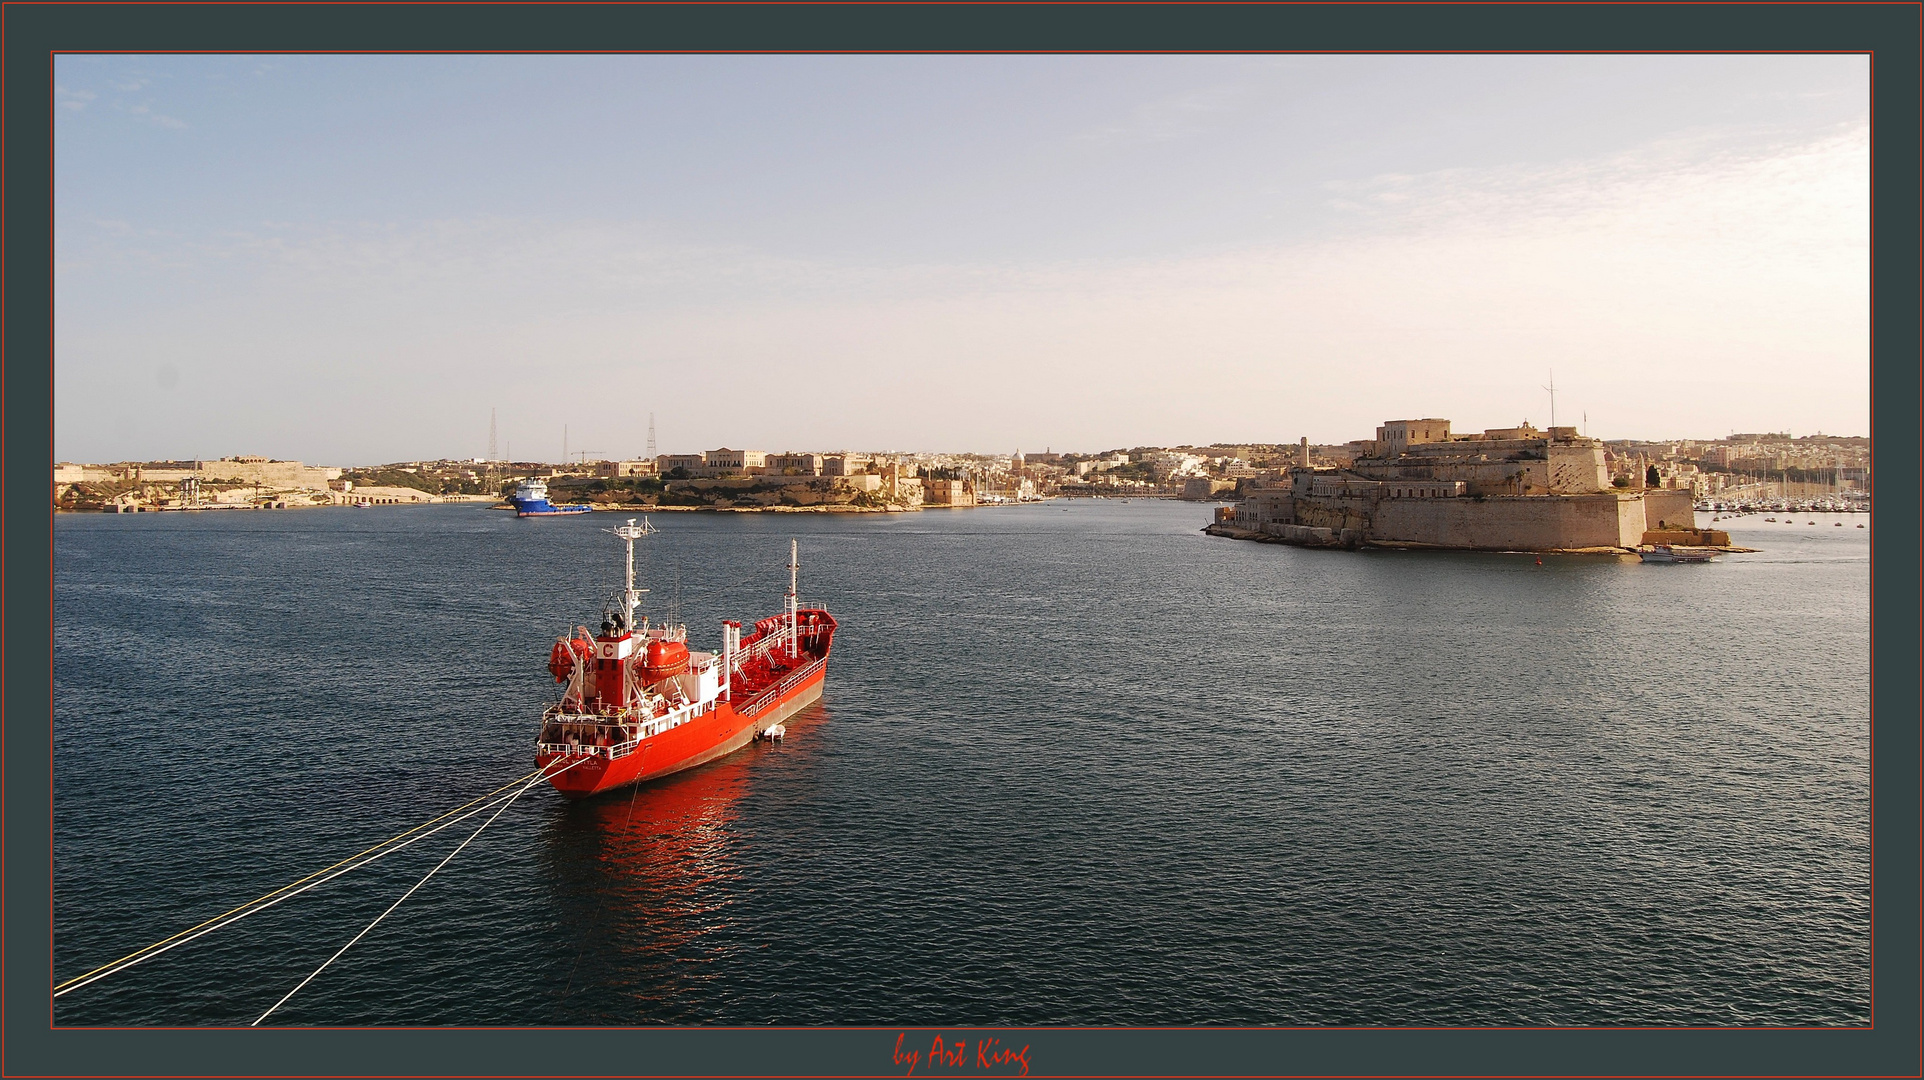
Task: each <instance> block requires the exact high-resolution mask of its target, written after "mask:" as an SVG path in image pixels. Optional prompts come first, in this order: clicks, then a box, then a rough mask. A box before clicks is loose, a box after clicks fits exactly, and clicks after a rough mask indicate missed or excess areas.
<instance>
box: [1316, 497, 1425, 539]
mask: <svg viewBox="0 0 1924 1080" xmlns="http://www.w3.org/2000/svg"><path fill="white" fill-rule="evenodd" d="M1372 501H1373V500H1370V499H1367V498H1363V497H1360V496H1353V495H1352V496H1345V495H1322V496H1316V495H1311V496H1304V497H1302V498H1299V499H1297V500H1295V520H1294V521H1293V522H1290V524H1293V525H1307V526H1309V527H1310V528H1313V529H1329V530H1332V531H1334V532H1341V531H1342V530H1344V529H1362V530H1365V531H1368V530H1369V528H1370V520H1371V518H1372V516H1373V515H1372V514H1371V507H1370V503H1371V502H1372ZM1397 501H1404V500H1397ZM1407 501H1409V502H1454V501H1456V500H1453V499H1410V500H1407Z"/></svg>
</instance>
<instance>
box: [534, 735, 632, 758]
mask: <svg viewBox="0 0 1924 1080" xmlns="http://www.w3.org/2000/svg"><path fill="white" fill-rule="evenodd" d="M640 745H641V740H640V739H629V740H628V741H627V742H624V743H617V744H615V745H613V746H595V745H594V744H592V743H589V744H586V745H581V744H576V743H571V742H560V743H554V742H538V743H535V744H534V752H535V753H537V754H553V755H555V756H557V757H605V758H607V759H608V760H609V761H613V760H614V759H616V758H622V757H627V756H628V755H629V754H632V753H634V751H635V747H637V746H640Z"/></svg>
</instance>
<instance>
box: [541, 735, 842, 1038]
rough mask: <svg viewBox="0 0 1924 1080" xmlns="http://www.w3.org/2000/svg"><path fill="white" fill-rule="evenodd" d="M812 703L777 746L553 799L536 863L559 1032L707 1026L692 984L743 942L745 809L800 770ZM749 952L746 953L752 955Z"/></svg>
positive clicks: (703, 1004) (706, 1004) (707, 1007)
mask: <svg viewBox="0 0 1924 1080" xmlns="http://www.w3.org/2000/svg"><path fill="white" fill-rule="evenodd" d="M828 720H829V715H828V711H827V709H825V708H823V707H822V706H820V705H817V706H816V707H814V708H811V709H808V710H806V711H805V712H803V713H802V714H801V715H798V716H796V717H795V718H793V719H791V720H789V721H788V730H789V735H788V736H787V738H786V739H784V740H783V741H782V742H781V743H774V744H770V743H757V744H755V745H753V746H751V747H748V748H746V749H745V750H744V751H740V752H737V753H735V754H732V755H730V756H728V757H726V758H723V759H721V760H719V761H715V762H711V763H710V764H708V765H704V766H701V767H699V768H695V769H690V770H688V771H687V772H683V773H678V774H676V775H674V776H670V777H666V778H664V779H661V780H657V781H653V782H650V783H646V784H640V785H636V786H633V787H630V788H627V789H623V790H618V791H612V792H609V793H607V794H605V795H601V796H598V797H595V798H591V799H585V800H582V801H579V802H572V801H571V802H562V801H561V800H559V799H557V800H555V805H553V806H552V807H551V808H550V811H549V812H551V813H552V814H553V815H554V819H553V821H552V823H551V824H550V826H549V827H548V828H547V830H546V833H547V835H546V838H545V845H544V859H545V861H546V862H547V863H548V869H549V874H548V880H549V881H550V882H552V887H553V890H554V894H553V896H552V897H551V903H552V905H553V906H552V910H553V911H554V912H555V914H556V915H557V916H558V920H559V923H560V929H561V934H560V937H559V939H558V943H559V944H560V947H561V948H562V949H564V950H566V952H567V953H569V954H572V955H567V956H565V957H563V958H560V959H559V963H558V965H557V968H558V972H557V974H558V975H559V976H560V977H561V978H562V979H563V980H564V981H563V982H562V983H561V985H559V986H557V987H556V988H555V993H556V998H557V1001H556V1004H557V1005H561V1006H562V1007H563V1011H564V1012H565V1014H566V1015H567V1017H568V1019H567V1021H566V1022H567V1023H570V1024H584V1025H605V1024H652V1023H666V1024H680V1023H690V1022H697V1021H702V1020H707V1019H711V1017H710V1016H709V1013H710V1012H711V1011H712V1009H713V1007H714V1004H715V1003H714V1002H713V1001H706V1000H705V999H706V998H707V997H708V995H706V994H704V993H702V992H700V989H699V988H700V986H701V984H703V983H706V982H707V981H708V980H709V979H710V978H711V977H712V976H711V974H710V972H711V971H718V967H717V965H719V964H721V963H722V962H724V961H727V960H730V959H734V958H737V954H738V953H741V952H742V951H743V949H744V946H745V944H746V943H748V942H752V940H753V937H752V935H748V934H744V933H741V932H740V928H739V927H738V926H737V924H738V923H739V922H740V920H741V917H742V916H741V914H740V912H739V910H738V908H739V904H740V902H741V900H742V899H744V898H745V897H746V896H747V894H748V892H749V891H750V888H751V886H749V885H747V884H745V875H744V872H743V869H742V867H741V865H740V861H739V854H740V851H741V849H742V847H743V846H744V844H745V842H746V838H745V837H744V836H743V834H742V832H743V827H742V821H743V803H744V801H745V800H747V799H749V798H751V797H752V795H753V793H754V788H755V782H756V780H757V778H758V777H759V778H762V779H767V778H768V774H769V773H770V771H771V770H794V769H800V768H806V767H807V765H808V763H809V758H811V757H812V752H811V751H812V747H811V742H812V740H811V738H810V736H811V735H812V734H813V733H814V732H815V731H816V730H818V729H819V727H820V726H821V725H822V724H824V723H827V722H828ZM751 947H752V946H751Z"/></svg>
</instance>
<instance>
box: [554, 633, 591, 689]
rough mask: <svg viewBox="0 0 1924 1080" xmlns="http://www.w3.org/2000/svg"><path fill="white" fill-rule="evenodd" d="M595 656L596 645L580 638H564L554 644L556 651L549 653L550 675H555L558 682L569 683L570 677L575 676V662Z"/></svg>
mask: <svg viewBox="0 0 1924 1080" xmlns="http://www.w3.org/2000/svg"><path fill="white" fill-rule="evenodd" d="M593 654H594V645H593V644H591V643H590V642H586V641H583V640H581V639H580V638H562V639H561V640H559V641H556V642H555V643H554V649H553V650H552V651H550V652H549V653H548V674H550V675H553V676H554V681H556V682H567V681H568V676H570V675H573V674H574V670H575V660H576V659H577V658H580V659H583V660H586V659H588V658H589V657H591V656H592V655H593Z"/></svg>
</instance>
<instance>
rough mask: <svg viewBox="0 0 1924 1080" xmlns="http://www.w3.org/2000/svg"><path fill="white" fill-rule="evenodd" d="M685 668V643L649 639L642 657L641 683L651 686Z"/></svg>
mask: <svg viewBox="0 0 1924 1080" xmlns="http://www.w3.org/2000/svg"><path fill="white" fill-rule="evenodd" d="M687 670H688V646H687V645H685V644H683V643H681V642H679V641H651V642H649V643H648V650H647V652H646V653H645V654H644V655H643V657H642V662H641V684H642V685H643V686H653V685H655V684H656V683H658V682H660V681H661V680H663V679H667V678H671V677H673V676H676V675H679V674H681V673H682V672H684V671H687Z"/></svg>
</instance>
